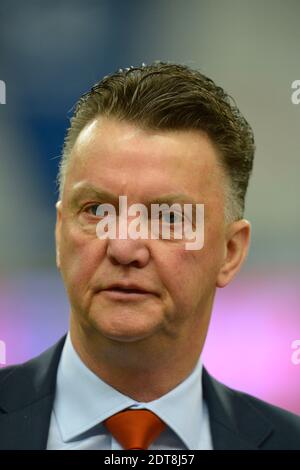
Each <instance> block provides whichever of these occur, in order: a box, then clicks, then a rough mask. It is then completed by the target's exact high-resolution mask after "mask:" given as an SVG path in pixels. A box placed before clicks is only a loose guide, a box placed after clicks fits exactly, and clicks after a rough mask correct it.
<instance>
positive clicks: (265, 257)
mask: <svg viewBox="0 0 300 470" xmlns="http://www.w3.org/2000/svg"><path fill="white" fill-rule="evenodd" d="M299 17H300V3H299V1H297V0H280V1H279V0H251V1H250V0H249V1H248V0H151V1H150V0H120V1H118V0H61V1H58V0H51V1H50V0H49V1H46V0H44V1H43V2H41V1H38V0H36V1H34V0H27V1H26V2H23V1H21V0H0V80H3V81H4V82H5V83H6V104H1V105H0V196H1V197H0V224H1V230H0V234H1V244H0V346H1V347H0V366H1V362H2V365H4V362H6V364H12V363H16V362H22V361H24V360H27V359H29V358H31V357H33V356H35V355H37V354H38V353H40V352H41V351H43V350H44V349H46V348H47V347H48V346H50V345H51V344H53V343H54V342H55V341H56V340H58V339H59V338H60V336H61V335H63V334H64V332H65V331H66V330H67V328H68V301H67V298H66V294H65V291H64V287H63V284H62V281H61V279H60V277H59V274H58V272H57V271H56V267H55V250H54V224H55V207H54V205H55V202H56V200H57V193H56V187H55V177H56V172H57V167H58V162H59V156H60V153H61V148H62V143H63V138H64V134H65V131H66V128H67V126H68V122H69V118H70V116H71V111H70V110H71V108H72V106H73V105H74V103H75V102H76V100H77V99H78V97H79V96H80V95H81V94H82V93H84V92H85V91H87V90H88V89H89V88H90V87H91V86H92V85H93V84H94V83H95V82H96V81H98V80H99V79H100V78H101V77H102V76H103V75H107V74H109V73H111V72H113V71H115V70H116V69H118V68H120V67H128V66H130V65H140V64H141V63H142V62H145V63H150V62H152V61H153V60H156V59H160V60H166V61H167V60H170V61H174V62H180V63H184V64H187V65H190V66H192V67H195V68H199V69H200V70H201V71H202V72H204V73H205V74H207V75H208V76H210V77H211V78H213V79H214V80H215V81H217V83H219V84H220V85H221V86H222V87H224V88H225V90H226V91H227V92H229V93H230V94H231V95H232V96H233V97H234V98H235V100H236V102H237V104H238V105H239V107H240V109H241V110H242V112H243V113H244V115H245V116H246V118H247V119H248V120H249V122H250V123H251V125H252V127H253V129H254V132H255V136H256V143H257V153H256V160H255V165H254V172H253V176H252V179H251V181H250V187H249V191H248V196H247V201H246V214H245V216H246V217H247V218H248V219H249V220H250V221H251V222H252V244H251V251H250V254H249V257H248V261H247V263H246V265H245V266H244V267H243V269H242V271H241V273H240V275H239V276H238V277H237V279H236V280H234V281H233V282H232V284H231V285H230V286H228V287H227V288H226V289H219V290H218V292H217V296H216V302H215V306H214V312H213V319H212V324H211V327H210V331H209V335H208V339H207V343H206V346H205V350H204V353H203V361H204V363H205V365H206V366H207V368H208V370H209V371H210V372H211V373H212V374H214V375H215V376H216V377H217V378H218V379H220V380H222V381H223V382H225V383H226V384H228V385H230V386H233V387H235V388H238V389H240V390H244V391H246V392H248V393H251V394H253V395H255V396H257V397H260V398H262V399H265V400H267V401H269V402H271V403H274V404H276V405H279V406H281V407H284V408H286V409H288V410H291V411H294V412H295V413H298V414H300V395H299V390H300V364H298V365H297V364H294V363H293V362H292V360H291V356H292V353H293V349H292V347H291V345H292V342H293V341H295V340H297V339H300V298H299V297H300V293H299V292H300V289H299V277H300V250H299V241H300V237H299V233H300V220H299V215H300V211H299V197H300V189H299V174H300V158H299V142H300V132H299V130H300V105H293V104H292V102H291V94H292V90H291V84H292V82H293V81H294V80H297V79H300V64H299V45H300V28H299ZM4 346H5V347H4Z"/></svg>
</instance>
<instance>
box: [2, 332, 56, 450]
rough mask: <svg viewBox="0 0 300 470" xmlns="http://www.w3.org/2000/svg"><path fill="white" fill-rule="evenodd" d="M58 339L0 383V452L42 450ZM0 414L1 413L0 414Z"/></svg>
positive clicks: (45, 438) (46, 433) (46, 432)
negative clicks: (54, 343) (4, 450)
mask: <svg viewBox="0 0 300 470" xmlns="http://www.w3.org/2000/svg"><path fill="white" fill-rule="evenodd" d="M64 342H65V337H64V338H62V339H61V340H60V341H59V342H58V343H57V344H56V345H55V346H53V347H52V348H51V349H48V350H47V351H46V352H44V353H43V354H41V355H40V356H39V357H37V358H35V359H33V360H32V361H29V362H27V363H25V364H23V365H19V366H15V367H12V368H10V372H9V373H8V374H7V375H6V376H5V377H4V380H3V382H1V383H0V449H8V450H9V449H45V448H46V445H47V438H48V431H49V423H50V416H51V411H52V405H53V400H54V393H55V384H56V373H57V367H58V363H59V358H60V355H61V351H62V348H63V345H64ZM1 411H2V413H1Z"/></svg>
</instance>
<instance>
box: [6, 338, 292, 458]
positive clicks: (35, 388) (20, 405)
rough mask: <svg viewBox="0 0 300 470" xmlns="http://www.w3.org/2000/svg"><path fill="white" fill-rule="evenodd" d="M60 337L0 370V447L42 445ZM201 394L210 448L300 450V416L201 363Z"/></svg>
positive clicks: (49, 411) (46, 427) (46, 433)
mask: <svg viewBox="0 0 300 470" xmlns="http://www.w3.org/2000/svg"><path fill="white" fill-rule="evenodd" d="M64 341H65V337H64V338H62V339H61V340H60V341H59V342H58V343H57V344H55V345H54V346H53V347H52V348H50V349H48V350H47V351H45V352H44V353H43V354H41V355H40V356H38V357H37V358H34V359H32V360H31V361H29V362H26V363H25V364H21V365H16V366H11V367H6V368H4V369H1V370H0V449H9V450H11V449H45V448H46V445H47V438H48V430H49V423H50V416H51V411H52V405H53V400H54V394H55V383H56V373H57V367H58V363H59V359H60V355H61V352H62V348H63V345H64ZM203 394H204V398H205V400H206V402H207V405H208V410H209V417H210V425H211V432H212V440H213V447H214V449H217V450H219V449H234V450H241V449H253V450H254V449H275V450H276V449H300V417H299V416H296V415H293V414H291V413H289V412H287V411H284V410H282V409H280V408H277V407H274V406H271V405H269V404H267V403H265V402H263V401H261V400H258V399H256V398H254V397H252V396H250V395H247V394H245V393H241V392H238V391H235V390H232V389H230V388H229V387H226V386H225V385H223V384H221V383H220V382H218V381H217V380H215V379H214V378H213V377H211V376H210V375H209V373H208V372H207V371H206V369H205V368H204V370H203ZM299 399H300V398H299Z"/></svg>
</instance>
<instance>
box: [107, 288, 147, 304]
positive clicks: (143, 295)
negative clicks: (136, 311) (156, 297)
mask: <svg viewBox="0 0 300 470" xmlns="http://www.w3.org/2000/svg"><path fill="white" fill-rule="evenodd" d="M101 292H103V294H105V296H107V297H108V298H110V299H112V300H121V301H122V300H123V301H133V300H145V299H147V298H149V296H153V293H151V292H149V291H146V290H144V289H141V288H137V287H123V286H122V287H120V286H112V287H109V288H107V289H103V290H102V291H101Z"/></svg>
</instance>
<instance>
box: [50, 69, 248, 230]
mask: <svg viewBox="0 0 300 470" xmlns="http://www.w3.org/2000/svg"><path fill="white" fill-rule="evenodd" d="M98 116H105V117H112V118H116V119H118V120H120V121H123V120H124V121H127V122H131V123H134V124H135V125H138V126H139V127H141V128H145V129H149V130H150V129H151V130H200V131H202V132H205V133H206V135H208V137H209V138H210V139H211V141H212V143H213V145H214V146H215V148H216V149H217V151H218V152H217V153H218V154H219V160H220V161H219V163H220V165H221V167H222V168H223V169H224V172H225V173H224V174H225V175H226V176H227V178H226V179H227V181H228V184H225V186H226V191H225V192H226V194H225V219H226V221H227V222H231V221H234V220H239V219H241V218H242V217H243V214H244V208H245V196H246V191H247V187H248V182H249V177H250V175H251V171H252V166H253V159H254V152H255V144H254V136H253V131H252V129H251V127H250V125H249V124H248V122H247V121H246V119H245V118H244V116H243V115H242V114H241V112H240V111H239V109H238V108H237V106H236V104H235V102H234V100H233V99H232V97H231V96H229V95H228V94H227V93H226V92H225V91H224V90H223V88H221V87H220V86H217V85H216V84H215V82H214V81H213V80H212V79H210V78H208V77H207V76H205V75H204V74H202V73H200V71H198V70H194V69H191V68H190V67H188V66H186V65H181V64H174V63H169V62H161V61H155V62H154V63H152V64H151V65H145V64H142V65H141V66H140V67H132V66H131V67H129V68H126V69H119V70H118V71H117V72H115V73H114V74H111V75H107V76H105V77H104V78H103V79H102V80H100V81H99V82H98V83H96V84H95V85H94V86H93V87H92V88H91V90H90V91H89V92H88V93H85V94H84V95H83V96H82V97H81V98H80V99H79V100H78V102H77V104H76V105H75V110H74V114H73V117H72V118H71V120H70V127H69V128H68V130H67V133H66V136H65V140H64V146H63V154H62V158H61V161H60V165H59V172H58V177H57V183H58V187H59V197H62V192H63V186H64V180H65V174H66V168H67V164H68V161H69V158H70V154H71V151H72V148H73V146H74V144H75V141H76V139H77V137H78V135H79V133H80V132H81V130H82V129H83V128H84V127H85V126H86V125H87V124H88V123H89V122H91V121H92V120H94V119H95V118H96V117H98Z"/></svg>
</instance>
